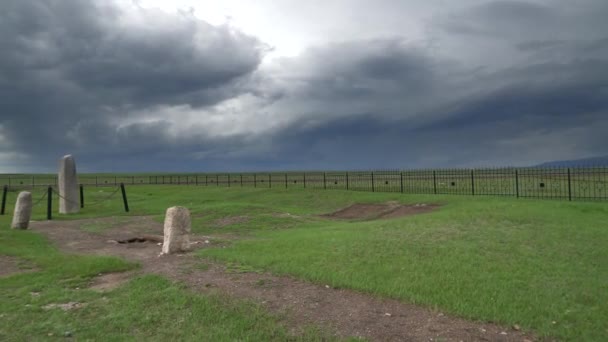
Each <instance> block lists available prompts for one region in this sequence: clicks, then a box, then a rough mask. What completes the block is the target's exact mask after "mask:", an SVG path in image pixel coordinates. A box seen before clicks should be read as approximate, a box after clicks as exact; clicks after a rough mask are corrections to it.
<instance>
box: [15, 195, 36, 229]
mask: <svg viewBox="0 0 608 342" xmlns="http://www.w3.org/2000/svg"><path fill="white" fill-rule="evenodd" d="M31 217H32V193H31V192H29V191H22V192H20V193H19V196H17V203H15V212H14V214H13V223H12V224H11V227H12V228H13V229H27V228H28V227H29V225H30V218H31Z"/></svg>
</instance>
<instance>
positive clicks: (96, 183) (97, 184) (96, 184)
mask: <svg viewBox="0 0 608 342" xmlns="http://www.w3.org/2000/svg"><path fill="white" fill-rule="evenodd" d="M95 186H99V183H98V182H97V176H95Z"/></svg>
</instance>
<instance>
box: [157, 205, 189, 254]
mask: <svg viewBox="0 0 608 342" xmlns="http://www.w3.org/2000/svg"><path fill="white" fill-rule="evenodd" d="M190 230H191V225H190V211H189V210H188V209H187V208H184V207H171V208H169V209H167V213H166V214H165V227H164V233H165V234H164V240H163V250H162V254H173V253H176V252H185V251H187V250H189V249H190Z"/></svg>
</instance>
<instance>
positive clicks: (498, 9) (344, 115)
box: [0, 0, 608, 171]
mask: <svg viewBox="0 0 608 342" xmlns="http://www.w3.org/2000/svg"><path fill="white" fill-rule="evenodd" d="M576 4H577V5H576V6H575V5H573V3H572V2H568V1H562V0H558V1H554V2H549V1H537V2H528V1H488V2H483V3H481V4H476V5H473V6H469V7H466V8H464V9H462V8H461V9H457V10H456V9H455V10H453V11H451V10H448V11H446V13H447V14H445V15H440V16H436V17H433V18H432V20H429V21H428V23H429V24H428V25H429V27H428V32H429V37H425V38H424V39H419V40H415V39H408V38H406V37H405V36H406V32H400V31H399V30H395V34H394V35H393V36H390V37H386V36H384V37H375V38H357V35H356V34H354V35H353V37H354V38H353V37H351V38H349V39H346V40H342V41H334V42H328V43H325V44H323V45H319V46H315V47H310V48H308V49H307V50H306V51H305V52H303V53H302V54H301V55H299V56H296V57H289V58H282V59H279V60H275V61H272V62H271V63H269V64H267V65H264V66H262V65H261V60H262V58H263V56H264V52H265V51H266V49H267V46H265V45H264V44H263V43H261V42H260V41H259V40H257V39H256V38H253V37H250V36H248V35H246V34H244V33H241V32H239V31H237V30H235V29H234V28H231V27H228V26H219V27H218V26H211V25H209V24H207V23H205V22H202V21H200V20H197V19H195V18H194V17H193V16H192V15H191V14H188V13H182V14H180V15H173V14H166V13H163V12H160V11H157V10H149V9H146V10H144V9H138V8H134V9H132V10H129V11H126V10H124V9H122V8H121V7H118V6H116V5H113V3H106V2H101V1H99V2H92V3H91V2H83V1H75V0H74V1H50V0H49V1H38V2H34V1H31V2H30V1H9V2H6V3H5V4H3V5H2V7H3V8H2V11H1V12H0V45H1V46H3V47H6V49H3V50H4V51H8V52H7V53H3V54H0V76H1V77H0V100H1V101H0V139H3V140H0V141H4V142H6V143H5V144H4V146H3V148H4V149H0V152H3V151H7V152H15V151H17V152H24V153H26V154H28V155H31V156H33V157H34V158H40V160H42V162H40V163H39V164H38V165H43V164H44V163H46V164H47V165H48V163H49V162H48V161H49V160H54V159H56V156H59V155H62V154H64V153H65V151H66V150H69V151H70V152H72V153H76V154H77V155H78V156H80V159H79V160H80V161H81V162H82V163H83V164H84V165H85V166H84V167H85V169H88V170H89V171H96V170H105V171H119V170H132V171H136V170H155V171H156V170H157V171H161V170H171V171H194V170H263V169H269V168H274V169H324V168H332V169H345V168H349V169H368V168H374V167H386V168H397V167H451V166H492V165H529V164H535V163H538V162H541V161H545V160H551V159H568V158H576V157H587V156H590V155H594V154H606V153H607V152H608V151H607V150H606V146H608V138H606V137H607V136H608V135H606V134H605V132H606V131H607V130H608V120H607V119H606V118H608V100H607V99H608V35H607V34H606V32H608V22H607V21H606V20H605V17H606V16H608V3H606V2H605V1H599V0H584V1H579V2H577V3H576ZM6 146H10V147H8V148H7V147H6ZM1 156H2V155H1V154H0V157H1ZM117 161H119V162H117ZM22 165H27V166H28V167H29V165H33V164H27V163H25V162H24V163H22ZM51 165H54V164H51Z"/></svg>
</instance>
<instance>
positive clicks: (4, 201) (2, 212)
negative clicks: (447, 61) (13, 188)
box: [0, 185, 8, 215]
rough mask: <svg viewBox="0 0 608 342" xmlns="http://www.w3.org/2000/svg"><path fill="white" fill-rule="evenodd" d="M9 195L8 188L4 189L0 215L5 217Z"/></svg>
mask: <svg viewBox="0 0 608 342" xmlns="http://www.w3.org/2000/svg"><path fill="white" fill-rule="evenodd" d="M7 193H8V186H6V185H5V186H3V187H2V206H1V207H0V215H4V211H5V210H6V194H7Z"/></svg>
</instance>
